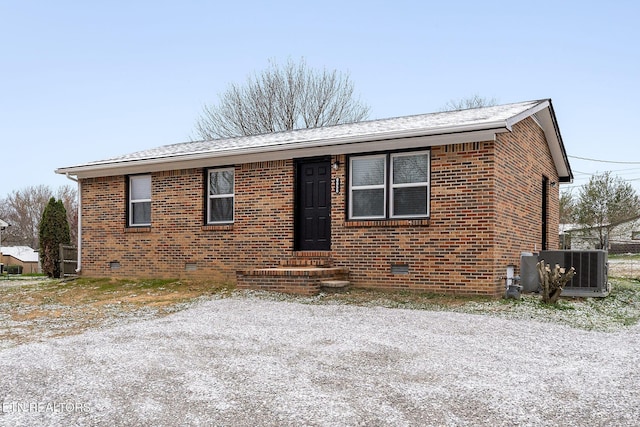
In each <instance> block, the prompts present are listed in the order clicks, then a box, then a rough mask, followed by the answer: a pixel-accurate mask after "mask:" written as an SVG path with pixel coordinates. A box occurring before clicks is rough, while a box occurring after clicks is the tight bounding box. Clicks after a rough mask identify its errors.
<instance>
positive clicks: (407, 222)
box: [344, 218, 431, 227]
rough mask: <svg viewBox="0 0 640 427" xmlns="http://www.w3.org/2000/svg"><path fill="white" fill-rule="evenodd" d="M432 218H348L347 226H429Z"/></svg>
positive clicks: (345, 223) (345, 224)
mask: <svg viewBox="0 0 640 427" xmlns="http://www.w3.org/2000/svg"><path fill="white" fill-rule="evenodd" d="M430 222H431V220H430V219H429V218H421V219H373V220H347V221H345V222H344V226H345V227H427V226H429V224H430Z"/></svg>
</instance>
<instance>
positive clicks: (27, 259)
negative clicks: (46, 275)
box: [0, 246, 42, 274]
mask: <svg viewBox="0 0 640 427" xmlns="http://www.w3.org/2000/svg"><path fill="white" fill-rule="evenodd" d="M0 254H1V255H2V256H1V257H0V259H1V260H2V264H3V270H6V268H7V267H8V266H10V265H20V266H22V274H30V273H41V272H42V270H41V269H40V258H39V257H38V252H36V251H34V250H33V249H31V248H30V247H29V246H2V247H1V248H0Z"/></svg>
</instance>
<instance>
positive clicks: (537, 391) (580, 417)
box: [0, 296, 640, 426]
mask: <svg viewBox="0 0 640 427" xmlns="http://www.w3.org/2000/svg"><path fill="white" fill-rule="evenodd" d="M639 367H640V327H639V326H637V325H636V326H633V327H630V328H626V329H623V330H621V331H617V332H611V333H606V332H595V331H585V330H579V329H573V328H569V327H567V326H563V325H557V324H549V323H540V322H536V321H531V320H529V321H527V320H514V319H501V318H496V317H491V316H486V315H472V314H465V313H448V312H430V311H419V310H402V309H389V308H381V307H355V306H345V305H307V304H300V303H294V302H286V301H267V300H264V299H259V298H253V297H241V296H235V297H233V298H229V299H219V300H211V301H204V302H200V303H198V304H196V305H195V306H194V307H192V308H189V309H186V310H184V311H182V312H179V313H175V314H172V315H169V316H166V317H163V318H157V319H152V320H142V321H138V322H135V323H129V324H123V325H120V326H116V327H111V328H105V329H102V330H91V331H88V332H86V333H83V334H81V335H76V336H72V337H66V338H58V339H53V338H48V339H45V340H44V341H42V342H39V343H32V344H25V345H21V346H17V347H14V348H9V349H4V350H2V351H0V369H1V372H2V377H1V379H0V399H2V402H1V403H2V408H1V409H2V410H1V412H0V425H12V426H33V425H48V426H51V425H54V426H55V425H59V426H70V425H87V426H92V425H109V426H120V425H136V426H162V425H167V426H168V425H230V426H253V425H285V426H286V425H295V426H299V425H310V426H316V425H318V426H325V425H326V426H345V425H363V426H364V425H366V426H371V425H421V426H477V425H491V426H512V425H529V426H543V425H544V426H548V425H562V426H572V425H574V426H593V425H601V426H605V425H607V426H608V425H611V426H632V425H633V426H635V425H638V424H639V421H638V420H640V368H639Z"/></svg>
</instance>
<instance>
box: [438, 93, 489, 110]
mask: <svg viewBox="0 0 640 427" xmlns="http://www.w3.org/2000/svg"><path fill="white" fill-rule="evenodd" d="M497 104H498V101H497V100H496V99H495V98H491V99H489V98H483V97H481V96H480V95H478V94H475V95H473V96H470V97H469V98H463V99H452V100H450V101H449V102H447V103H446V104H445V105H444V107H442V109H441V110H440V111H459V110H468V109H471V108H482V107H493V106H494V105H497Z"/></svg>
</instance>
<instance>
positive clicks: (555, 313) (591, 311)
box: [0, 278, 640, 348]
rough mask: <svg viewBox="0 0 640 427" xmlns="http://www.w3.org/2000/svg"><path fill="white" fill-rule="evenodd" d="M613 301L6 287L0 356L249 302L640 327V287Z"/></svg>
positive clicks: (84, 285) (97, 284) (156, 286)
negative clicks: (207, 304)
mask: <svg viewBox="0 0 640 427" xmlns="http://www.w3.org/2000/svg"><path fill="white" fill-rule="evenodd" d="M611 283H612V292H611V294H610V296H609V297H607V298H563V299H561V300H560V302H559V303H558V304H556V305H552V306H549V305H545V304H542V303H541V301H540V297H539V296H538V295H524V296H523V297H522V299H521V300H505V299H491V298H484V297H460V296H448V295H437V294H428V293H419V292H406V291H405V292H401V291H399V292H381V291H374V290H368V289H351V290H350V291H348V292H344V293H336V294H320V295H318V296H314V297H301V296H292V295H284V294H277V293H266V292H254V291H238V290H235V289H234V288H233V286H232V285H225V284H212V283H208V282H204V281H189V280H137V281H132V280H112V279H85V278H83V279H77V280H71V281H59V280H28V281H22V280H1V281H0V348H8V347H13V346H15V345H19V344H23V343H27V342H33V341H40V340H42V339H46V338H48V337H58V336H67V335H75V334H79V333H82V332H84V331H86V330H88V329H91V328H98V327H106V326H110V325H117V324H122V323H123V322H132V321H137V320H143V319H151V318H156V317H161V316H165V315H167V314H170V313H175V312H178V311H181V310H184V309H186V308H188V307H191V306H192V305H193V304H194V303H196V302H197V301H202V300H207V299H220V298H227V297H230V296H239V297H242V296H247V295H250V296H251V297H253V298H258V299H263V300H271V301H291V302H299V303H303V304H315V305H356V306H368V307H387V308H404V309H412V310H428V311H449V312H462V313H471V314H484V315H490V316H497V317H502V318H514V319H534V320H538V321H542V322H552V323H559V324H564V325H568V326H570V327H573V328H579V329H586V330H598V331H615V330H619V329H621V328H625V327H627V326H629V325H633V324H636V323H637V322H638V320H639V319H640V282H639V281H638V280H634V279H627V278H612V279H611Z"/></svg>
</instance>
